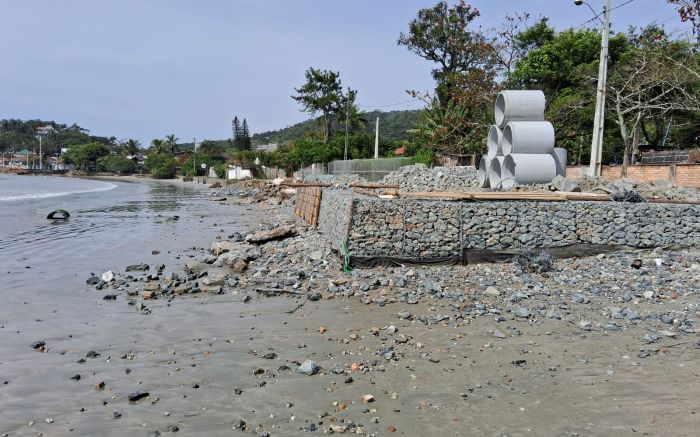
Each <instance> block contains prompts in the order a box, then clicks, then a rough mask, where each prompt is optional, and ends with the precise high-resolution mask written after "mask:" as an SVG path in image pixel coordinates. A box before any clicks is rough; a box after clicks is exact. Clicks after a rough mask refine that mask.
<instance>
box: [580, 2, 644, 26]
mask: <svg viewBox="0 0 700 437" xmlns="http://www.w3.org/2000/svg"><path fill="white" fill-rule="evenodd" d="M634 1H636V0H627V1H626V2H624V3H621V4H619V5H617V6H615V7H612V8H610V11H614V10H615V9H618V8H621V7H623V6H626V5H628V4H630V3H632V2H634ZM594 20H600V16H598V15H596V16H595V17H593V18H591V19H590V20H588V21H586V22H584V23H582V24H579V25H578V26H576V27H574V30H578V29H580V28H582V27H583V26H585V25H586V24H588V23H590V22H591V21H594Z"/></svg>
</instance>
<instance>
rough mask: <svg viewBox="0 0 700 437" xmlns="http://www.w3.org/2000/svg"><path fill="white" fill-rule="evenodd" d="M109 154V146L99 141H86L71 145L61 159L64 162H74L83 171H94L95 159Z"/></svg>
mask: <svg viewBox="0 0 700 437" xmlns="http://www.w3.org/2000/svg"><path fill="white" fill-rule="evenodd" d="M107 154H109V148H108V147H107V146H106V145H104V144H101V143H88V144H80V145H76V146H71V147H70V149H69V150H68V151H67V152H66V153H64V154H63V161H64V162H65V163H66V164H74V165H75V166H76V167H77V168H78V169H80V170H83V171H88V172H89V171H95V170H96V162H97V159H98V158H100V157H101V156H106V155H107Z"/></svg>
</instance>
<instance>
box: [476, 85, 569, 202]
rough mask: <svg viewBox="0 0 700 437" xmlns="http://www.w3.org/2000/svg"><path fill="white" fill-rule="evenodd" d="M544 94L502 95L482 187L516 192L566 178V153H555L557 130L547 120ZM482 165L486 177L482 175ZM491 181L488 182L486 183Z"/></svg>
mask: <svg viewBox="0 0 700 437" xmlns="http://www.w3.org/2000/svg"><path fill="white" fill-rule="evenodd" d="M544 109H545V98H544V93H543V92H542V91H538V90H524V91H521V90H507V91H501V92H500V93H499V94H498V97H497V98H496V106H495V111H494V118H495V122H496V124H495V125H493V126H491V128H490V129H489V134H488V138H487V144H488V154H487V158H489V159H490V160H491V162H490V165H488V163H487V162H484V160H483V159H482V163H480V165H479V172H480V177H479V181H480V182H482V181H483V182H482V185H481V186H482V187H487V186H490V187H491V188H503V189H509V188H513V187H514V186H515V185H516V184H537V183H547V182H550V181H551V180H552V179H553V178H554V177H555V176H556V175H562V176H564V175H565V171H566V150H564V149H559V148H557V149H556V150H555V147H554V143H555V135H554V127H553V126H552V124H551V123H550V122H548V121H545V119H544ZM483 163H486V164H487V166H485V167H484V172H485V174H484V175H481V172H482V170H481V168H482V165H481V164H483ZM486 181H488V182H486Z"/></svg>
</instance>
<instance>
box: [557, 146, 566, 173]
mask: <svg viewBox="0 0 700 437" xmlns="http://www.w3.org/2000/svg"><path fill="white" fill-rule="evenodd" d="M567 159H568V153H567V151H566V149H565V148H563V147H555V148H554V160H555V161H556V163H557V176H562V177H566V163H567V162H568V161H567Z"/></svg>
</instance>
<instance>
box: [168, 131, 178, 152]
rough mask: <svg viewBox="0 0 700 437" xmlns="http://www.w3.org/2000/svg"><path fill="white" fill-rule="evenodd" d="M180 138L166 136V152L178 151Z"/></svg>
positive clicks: (173, 135) (172, 135) (171, 135)
mask: <svg viewBox="0 0 700 437" xmlns="http://www.w3.org/2000/svg"><path fill="white" fill-rule="evenodd" d="M178 139H179V138H177V137H176V136H175V134H170V135H166V136H165V150H167V151H168V152H170V153H175V152H177V150H178V146H177V141H178Z"/></svg>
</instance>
